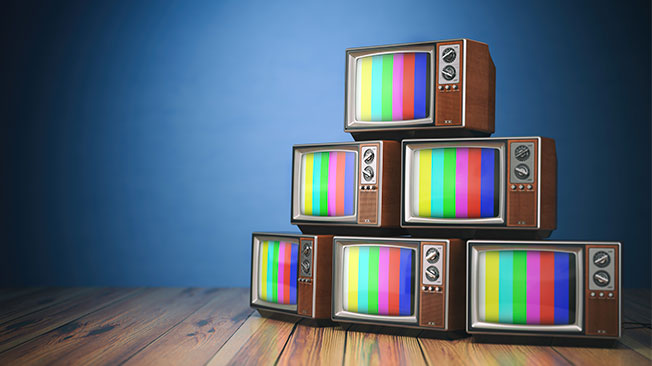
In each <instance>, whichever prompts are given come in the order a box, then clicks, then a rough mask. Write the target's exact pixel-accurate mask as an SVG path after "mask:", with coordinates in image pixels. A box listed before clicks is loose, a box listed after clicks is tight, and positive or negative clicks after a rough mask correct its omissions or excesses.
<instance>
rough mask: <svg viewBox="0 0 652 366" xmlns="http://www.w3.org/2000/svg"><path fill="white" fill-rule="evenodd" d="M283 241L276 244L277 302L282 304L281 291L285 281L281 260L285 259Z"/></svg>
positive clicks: (283, 288)
mask: <svg viewBox="0 0 652 366" xmlns="http://www.w3.org/2000/svg"><path fill="white" fill-rule="evenodd" d="M285 245H286V244H285V242H284V241H282V242H280V243H279V245H278V268H277V269H276V270H277V272H278V282H277V283H278V292H277V293H278V303H279V304H283V303H284V302H285V301H284V299H283V293H284V292H285V281H284V278H283V275H284V273H283V272H285V271H284V270H283V269H284V268H283V262H284V261H285Z"/></svg>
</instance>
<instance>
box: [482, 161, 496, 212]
mask: <svg viewBox="0 0 652 366" xmlns="http://www.w3.org/2000/svg"><path fill="white" fill-rule="evenodd" d="M495 158H496V150H495V149H482V159H481V162H480V174H481V176H480V216H481V217H494V174H495V166H494V165H495V160H494V159H495Z"/></svg>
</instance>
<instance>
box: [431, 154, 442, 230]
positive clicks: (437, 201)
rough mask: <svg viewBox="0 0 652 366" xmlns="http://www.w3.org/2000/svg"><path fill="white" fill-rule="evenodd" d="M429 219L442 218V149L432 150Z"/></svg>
mask: <svg viewBox="0 0 652 366" xmlns="http://www.w3.org/2000/svg"><path fill="white" fill-rule="evenodd" d="M431 176H432V178H431V180H430V187H431V190H430V217H444V149H433V150H432V172H431Z"/></svg>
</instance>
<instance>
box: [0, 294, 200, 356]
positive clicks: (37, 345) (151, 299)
mask: <svg viewBox="0 0 652 366" xmlns="http://www.w3.org/2000/svg"><path fill="white" fill-rule="evenodd" d="M209 299H210V295H208V294H206V293H205V290H201V289H185V290H184V289H169V288H161V289H147V290H145V291H142V292H140V293H139V294H136V295H134V296H131V297H129V298H127V299H126V300H125V301H120V302H118V303H115V304H113V305H110V306H108V307H105V308H103V309H102V310H100V311H96V312H94V313H92V314H89V315H87V316H85V317H82V318H81V319H79V320H77V321H75V322H72V323H69V324H67V325H65V326H63V327H60V328H57V329H55V330H53V331H51V332H49V333H46V334H44V335H42V336H40V337H38V338H36V339H34V340H32V341H29V342H26V343H23V344H21V345H20V346H18V347H15V348H12V349H11V350H9V351H6V352H4V353H0V364H37V365H38V364H49V363H52V362H55V361H59V362H60V361H61V360H62V359H64V358H65V359H66V361H67V363H68V362H70V363H71V364H80V365H88V364H116V363H120V362H122V361H124V360H126V359H128V358H129V357H130V356H131V355H133V354H134V353H135V352H136V351H138V350H140V349H142V348H143V347H144V346H146V345H147V344H149V343H151V342H152V341H153V340H155V339H156V338H157V337H159V336H160V335H161V334H163V333H164V332H166V331H167V330H169V329H170V328H171V327H173V326H174V325H176V324H178V323H179V322H180V321H182V320H183V319H185V318H186V317H187V316H189V315H190V314H192V313H193V312H194V311H195V310H197V309H198V308H199V307H201V306H202V305H204V304H206V302H208V300H209Z"/></svg>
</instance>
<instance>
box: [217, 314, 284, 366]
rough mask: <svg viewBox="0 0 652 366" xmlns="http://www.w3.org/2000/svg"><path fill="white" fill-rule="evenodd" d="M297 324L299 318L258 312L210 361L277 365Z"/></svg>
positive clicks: (229, 363) (221, 363) (232, 363)
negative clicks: (266, 316) (279, 318)
mask: <svg viewBox="0 0 652 366" xmlns="http://www.w3.org/2000/svg"><path fill="white" fill-rule="evenodd" d="M295 324H296V320H294V321H282V320H276V319H269V318H264V317H261V316H260V315H259V314H258V313H257V312H254V313H252V314H251V316H250V317H249V318H248V319H247V320H246V321H245V322H244V324H242V326H241V327H240V328H239V329H238V331H237V332H235V334H234V335H233V336H232V337H231V338H230V339H229V341H228V342H226V344H225V345H224V346H223V347H222V348H221V349H220V350H219V352H217V354H215V356H213V358H212V359H211V360H210V361H209V362H208V365H210V366H216V365H273V364H274V363H275V362H276V360H277V359H278V357H279V355H280V354H281V351H282V350H283V347H285V344H286V342H287V341H288V338H289V337H290V335H291V333H292V331H293V329H294V326H295Z"/></svg>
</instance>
